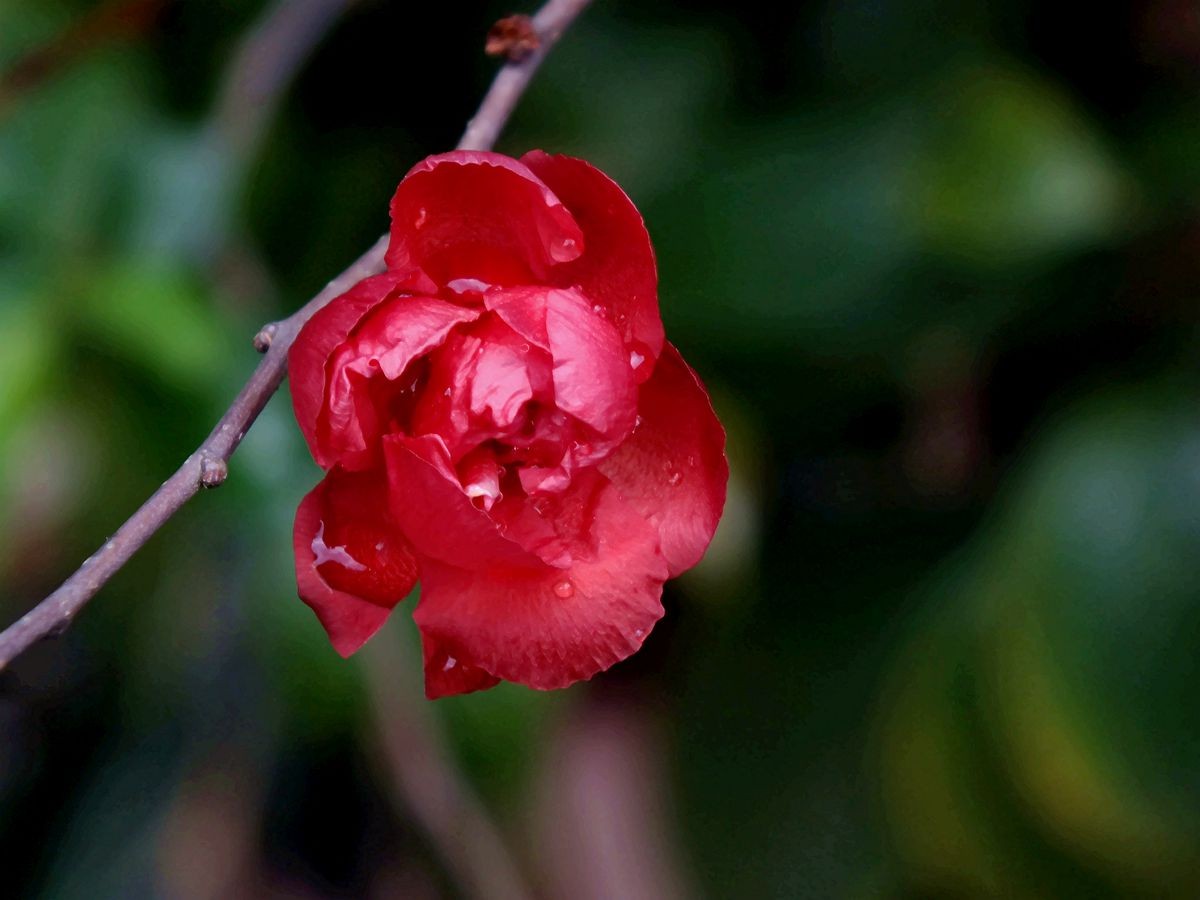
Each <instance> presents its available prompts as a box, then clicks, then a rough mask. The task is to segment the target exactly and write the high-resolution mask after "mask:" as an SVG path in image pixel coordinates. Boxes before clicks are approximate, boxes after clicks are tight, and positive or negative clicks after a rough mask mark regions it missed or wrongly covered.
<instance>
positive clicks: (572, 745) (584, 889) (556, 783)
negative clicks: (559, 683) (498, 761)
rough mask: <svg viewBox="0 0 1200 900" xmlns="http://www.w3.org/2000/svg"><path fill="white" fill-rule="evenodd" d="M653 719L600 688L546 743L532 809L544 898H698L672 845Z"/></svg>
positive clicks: (659, 730)
mask: <svg viewBox="0 0 1200 900" xmlns="http://www.w3.org/2000/svg"><path fill="white" fill-rule="evenodd" d="M665 745H666V735H665V732H664V729H663V723H662V721H661V716H660V715H659V714H658V711H657V710H656V709H654V708H653V707H652V706H651V705H649V704H647V703H646V702H645V701H644V694H639V699H638V700H634V701H632V702H631V701H630V698H629V696H628V695H626V694H623V693H620V692H618V691H613V690H609V691H601V690H599V689H598V686H597V685H592V686H591V688H590V690H588V692H587V693H585V694H584V695H583V697H582V702H581V703H579V704H578V705H577V706H575V707H574V708H573V709H572V710H571V712H570V714H569V715H568V716H567V717H566V718H565V721H563V722H562V723H561V725H560V726H559V727H558V728H557V729H556V731H555V733H554V735H553V736H552V739H551V744H550V747H549V753H548V758H547V760H546V762H545V765H543V766H541V767H539V770H540V776H539V783H538V785H537V790H536V795H535V801H536V807H535V818H536V822H535V828H536V836H537V846H538V847H540V848H541V851H542V852H541V853H540V854H539V859H540V860H541V862H542V865H543V866H544V868H545V873H544V874H545V877H546V878H547V880H548V890H547V894H548V895H549V896H552V897H571V898H573V900H606V898H609V897H654V898H656V900H675V898H683V897H694V896H696V890H695V886H694V885H691V884H689V883H688V879H687V877H686V876H685V875H684V874H683V873H684V866H683V865H681V863H680V860H679V852H678V848H677V847H676V846H675V838H676V835H677V828H676V825H675V821H676V819H675V816H676V811H675V808H674V804H673V803H672V802H671V800H672V798H671V796H670V785H671V773H670V771H668V769H667V766H666V765H665V760H666V759H667V758H668V756H669V754H668V752H667V747H666V746H665Z"/></svg>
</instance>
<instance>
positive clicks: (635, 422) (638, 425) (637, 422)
mask: <svg viewBox="0 0 1200 900" xmlns="http://www.w3.org/2000/svg"><path fill="white" fill-rule="evenodd" d="M644 421H645V419H643V418H642V417H641V416H638V417H637V418H636V419H634V420H633V430H634V431H637V430H638V429H639V428H641V427H642V422H644Z"/></svg>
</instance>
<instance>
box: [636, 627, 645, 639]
mask: <svg viewBox="0 0 1200 900" xmlns="http://www.w3.org/2000/svg"><path fill="white" fill-rule="evenodd" d="M645 633H646V629H645V628H635V629H633V636H634V637H641V636H642V635H643V634H645Z"/></svg>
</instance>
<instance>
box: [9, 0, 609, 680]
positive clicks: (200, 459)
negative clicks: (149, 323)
mask: <svg viewBox="0 0 1200 900" xmlns="http://www.w3.org/2000/svg"><path fill="white" fill-rule="evenodd" d="M589 2H590V0H548V2H547V3H546V4H545V5H544V6H543V7H542V8H541V9H540V10H539V11H538V13H537V15H535V16H534V18H533V22H534V26H535V27H536V28H537V30H538V34H539V35H540V36H541V46H540V48H539V49H538V50H536V51H535V52H533V53H531V54H530V55H529V56H527V57H526V58H525V59H523V60H521V61H520V62H513V63H509V64H507V65H505V66H504V67H503V68H502V69H500V71H499V72H498V73H497V74H496V78H495V80H494V81H493V82H492V85H491V87H490V88H489V89H488V92H487V94H486V95H485V96H484V98H483V103H482V104H481V105H480V107H479V112H478V113H476V115H475V117H474V118H473V119H472V120H471V121H470V123H468V125H467V130H466V132H464V134H463V137H462V140H461V141H459V144H458V146H459V149H461V150H487V149H489V148H491V147H492V146H493V145H494V144H495V142H496V139H497V138H498V137H499V135H500V132H501V130H502V129H503V128H504V125H505V124H506V123H507V121H508V119H509V116H511V115H512V111H513V109H514V107H515V106H516V104H517V101H518V100H519V99H520V97H521V94H522V93H523V92H524V91H525V88H526V87H527V86H528V85H529V81H530V79H531V78H532V77H533V74H534V72H535V71H537V68H538V66H539V65H541V62H542V60H543V59H544V58H545V56H546V54H547V52H549V50H550V48H551V47H553V45H554V43H555V42H556V41H557V40H558V38H559V36H560V35H561V34H562V32H563V31H564V30H565V29H566V28H567V26H568V25H570V24H571V22H572V21H573V20H574V19H575V17H576V16H578V15H579V14H580V13H581V12H583V10H584V9H585V8H586V7H587V5H588V3H589ZM386 246H387V237H386V236H384V237H381V238H380V239H379V240H378V241H376V242H375V246H373V247H372V248H371V249H370V250H368V251H367V252H366V253H364V254H363V255H362V256H360V257H359V258H358V259H357V260H355V262H354V263H353V264H352V265H351V266H350V267H349V268H348V269H346V271H344V272H342V274H341V275H338V276H337V277H336V278H334V279H333V281H331V282H329V284H327V285H326V286H325V288H324V289H323V290H322V291H321V292H320V293H319V294H317V295H316V296H315V297H313V298H312V299H311V300H309V301H308V303H306V304H304V306H302V307H301V308H300V309H299V310H298V311H297V312H295V313H294V314H293V315H291V316H290V317H289V318H287V319H284V320H283V321H281V322H276V323H273V324H271V325H268V326H266V327H265V328H264V329H263V330H262V331H260V332H259V333H258V335H257V336H256V337H255V339H254V344H255V347H257V348H258V349H259V350H260V351H262V350H265V353H266V355H265V356H264V357H263V360H262V362H260V363H259V365H258V368H257V369H255V370H254V374H253V375H251V376H250V380H249V381H248V382H246V386H245V387H243V388H242V390H241V392H240V393H239V394H238V395H237V398H236V399H235V400H234V401H233V404H232V405H231V406H230V407H229V409H228V410H226V412H225V414H224V415H223V416H221V420H220V421H219V422H218V423H217V425H216V427H215V428H214V429H213V430H212V433H211V434H209V436H208V437H207V438H206V439H205V440H204V443H202V444H201V445H200V446H199V447H198V448H197V449H196V451H195V452H194V453H193V454H192V455H191V456H189V457H188V458H187V459H186V460H184V463H183V465H182V466H180V467H179V469H178V470H177V471H176V472H175V474H174V475H172V476H171V477H170V478H168V479H167V480H166V481H165V482H163V485H162V487H160V488H159V489H158V490H157V491H155V492H154V494H153V495H152V496H151V497H150V499H149V500H147V501H146V502H145V503H144V504H142V507H141V508H140V509H139V510H138V511H137V512H135V513H134V514H133V515H132V516H131V517H130V518H129V519H128V520H127V521H126V522H125V524H124V525H122V526H121V527H120V528H118V529H117V532H116V534H114V535H113V536H112V537H111V538H110V539H109V540H108V541H107V542H106V543H105V544H104V546H102V547H101V548H100V549H99V550H97V551H96V552H95V553H94V554H92V555H91V556H90V557H88V559H87V560H85V561H84V563H83V565H82V566H80V567H79V569H78V570H77V571H76V572H75V574H73V575H72V576H71V577H70V578H68V579H67V580H66V581H64V582H63V583H62V585H61V586H60V587H59V588H58V589H57V590H56V591H54V593H52V594H50V596H48V597H46V599H44V600H43V601H42V602H41V603H39V604H38V605H37V606H35V607H34V608H33V609H32V610H30V611H29V612H28V613H26V614H25V615H24V616H22V617H21V618H20V619H19V620H18V621H17V622H16V623H14V624H13V625H11V626H10V627H9V628H7V629H6V630H5V631H3V632H0V671H2V670H3V669H5V668H6V667H7V666H8V664H9V663H10V662H12V660H13V659H14V658H16V657H17V656H19V655H20V654H21V653H23V652H24V651H25V650H26V649H27V648H28V647H29V646H30V645H31V644H33V643H34V642H35V641H37V640H39V639H41V638H44V637H50V636H54V635H58V634H61V633H62V632H63V631H64V630H65V629H66V628H67V627H68V626H69V625H70V624H71V621H72V620H73V619H74V618H75V616H76V615H78V614H79V611H80V610H81V609H83V607H84V606H86V605H87V602H88V601H89V600H91V599H92V597H93V596H95V594H96V592H97V591H99V590H100V588H101V587H103V586H104V584H105V583H106V582H107V581H108V579H110V578H111V577H112V576H113V575H114V574H116V572H117V571H118V570H120V568H121V567H122V566H124V565H125V563H127V562H128V561H129V560H130V558H131V557H132V556H133V555H134V554H135V553H136V552H137V551H138V550H139V549H141V547H142V546H143V545H144V544H145V543H146V542H147V541H148V540H149V539H150V538H151V537H152V536H153V535H154V533H155V532H157V531H158V529H159V528H161V527H162V526H163V524H164V523H166V521H167V520H168V519H170V518H171V516H173V515H175V513H176V512H178V511H179V509H180V507H182V506H183V504H184V503H186V502H187V501H188V500H190V499H191V498H192V497H193V496H194V495H195V494H196V493H197V492H198V491H199V490H200V489H201V488H202V487H216V486H217V485H219V484H221V483H222V482H223V481H224V480H225V476H226V474H227V471H228V469H227V466H228V461H229V458H230V457H231V456H232V455H233V452H234V451H235V450H236V449H237V447H238V444H240V443H241V441H242V438H243V437H245V434H246V430H247V429H248V428H249V427H250V426H251V425H252V424H254V420H255V419H257V418H258V414H259V413H261V412H262V410H263V407H264V406H266V405H267V401H268V400H270V399H271V395H272V394H274V393H275V391H276V390H278V388H279V385H280V384H282V383H283V379H284V376H285V374H286V373H287V352H288V348H289V347H291V345H292V341H293V340H295V338H296V335H297V334H298V333H299V331H300V328H301V327H302V326H303V325H304V323H305V322H307V321H308V320H309V318H310V317H311V316H312V315H313V313H315V312H316V311H317V310H318V309H320V308H321V307H322V306H324V305H325V304H326V303H328V302H329V301H330V300H332V299H333V298H334V297H336V296H337V295H338V294H341V293H342V292H343V291H345V290H346V289H347V288H349V287H350V286H351V285H353V284H354V283H355V282H357V281H360V280H361V279H363V278H365V277H367V276H368V275H373V274H375V273H376V272H380V271H382V270H383V254H384V250H385V248H386Z"/></svg>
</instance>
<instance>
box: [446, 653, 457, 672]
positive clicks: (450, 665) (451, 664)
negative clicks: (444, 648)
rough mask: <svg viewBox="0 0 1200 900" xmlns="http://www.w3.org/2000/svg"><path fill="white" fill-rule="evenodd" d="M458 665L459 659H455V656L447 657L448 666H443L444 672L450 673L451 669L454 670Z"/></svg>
mask: <svg viewBox="0 0 1200 900" xmlns="http://www.w3.org/2000/svg"><path fill="white" fill-rule="evenodd" d="M457 665H458V660H457V659H455V658H454V657H453V656H447V657H446V664H445V665H444V666H442V671H443V672H449V671H450V670H451V669H453V668H454V667H455V666H457Z"/></svg>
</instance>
